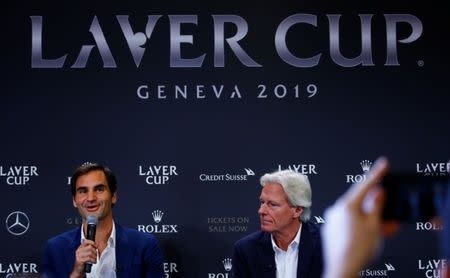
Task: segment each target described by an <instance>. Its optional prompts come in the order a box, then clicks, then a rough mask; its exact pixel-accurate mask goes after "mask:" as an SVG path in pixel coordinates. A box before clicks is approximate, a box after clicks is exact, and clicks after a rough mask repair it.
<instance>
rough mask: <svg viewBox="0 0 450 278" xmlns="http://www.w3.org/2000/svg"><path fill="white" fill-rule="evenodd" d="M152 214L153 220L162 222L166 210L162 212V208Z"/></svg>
mask: <svg viewBox="0 0 450 278" xmlns="http://www.w3.org/2000/svg"><path fill="white" fill-rule="evenodd" d="M152 215H153V220H154V221H155V223H159V222H161V219H162V217H163V215H164V212H162V211H160V210H155V211H153V212H152Z"/></svg>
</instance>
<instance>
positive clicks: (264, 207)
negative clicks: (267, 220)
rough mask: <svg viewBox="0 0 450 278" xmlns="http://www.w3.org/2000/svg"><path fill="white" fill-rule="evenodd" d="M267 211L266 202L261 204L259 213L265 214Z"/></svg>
mask: <svg viewBox="0 0 450 278" xmlns="http://www.w3.org/2000/svg"><path fill="white" fill-rule="evenodd" d="M265 213H266V206H265V205H264V204H261V205H260V206H259V209H258V214H265Z"/></svg>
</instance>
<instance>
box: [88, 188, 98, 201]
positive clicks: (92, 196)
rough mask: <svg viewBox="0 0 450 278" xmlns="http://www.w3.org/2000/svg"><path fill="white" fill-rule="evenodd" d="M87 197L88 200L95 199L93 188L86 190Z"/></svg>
mask: <svg viewBox="0 0 450 278" xmlns="http://www.w3.org/2000/svg"><path fill="white" fill-rule="evenodd" d="M87 198H88V201H92V200H95V198H96V195H95V192H94V190H90V191H88V196H87Z"/></svg>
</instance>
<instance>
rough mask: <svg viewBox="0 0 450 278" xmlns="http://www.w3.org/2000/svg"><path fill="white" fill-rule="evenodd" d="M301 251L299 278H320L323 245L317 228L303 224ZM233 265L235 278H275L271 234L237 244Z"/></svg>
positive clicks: (298, 268) (263, 234)
mask: <svg viewBox="0 0 450 278" xmlns="http://www.w3.org/2000/svg"><path fill="white" fill-rule="evenodd" d="M298 250H299V254H298V264H297V277H298V278H320V277H321V276H322V268H323V262H322V244H321V241H320V233H319V229H318V227H317V226H316V225H315V224H313V223H311V222H304V223H303V224H302V233H301V235H300V244H299V246H298ZM232 263H233V268H232V273H233V277H234V278H250V277H254V278H275V277H276V265H275V252H274V251H273V248H272V242H271V239H270V233H266V232H262V231H258V232H255V233H253V234H250V235H248V236H246V237H244V238H242V239H240V240H239V241H237V242H236V243H235V245H234V252H233V260H232Z"/></svg>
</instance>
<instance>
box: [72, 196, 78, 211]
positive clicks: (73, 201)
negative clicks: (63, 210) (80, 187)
mask: <svg viewBox="0 0 450 278" xmlns="http://www.w3.org/2000/svg"><path fill="white" fill-rule="evenodd" d="M72 204H73V206H74V207H75V208H76V207H77V203H75V197H73V198H72Z"/></svg>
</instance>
